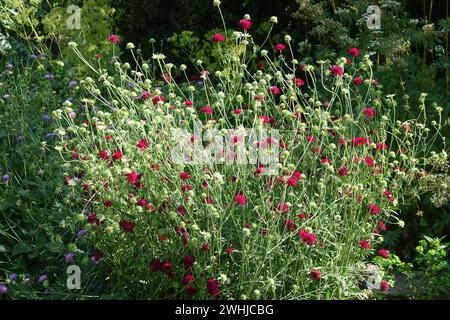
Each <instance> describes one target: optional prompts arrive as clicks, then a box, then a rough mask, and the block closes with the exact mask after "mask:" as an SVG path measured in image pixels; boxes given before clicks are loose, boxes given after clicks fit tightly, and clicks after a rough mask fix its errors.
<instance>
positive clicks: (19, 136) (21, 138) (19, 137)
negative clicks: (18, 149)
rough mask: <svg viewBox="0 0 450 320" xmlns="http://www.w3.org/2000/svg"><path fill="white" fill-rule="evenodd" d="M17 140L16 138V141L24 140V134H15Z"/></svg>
mask: <svg viewBox="0 0 450 320" xmlns="http://www.w3.org/2000/svg"><path fill="white" fill-rule="evenodd" d="M17 140H18V141H24V140H25V136H24V135H23V134H21V135H18V136H17Z"/></svg>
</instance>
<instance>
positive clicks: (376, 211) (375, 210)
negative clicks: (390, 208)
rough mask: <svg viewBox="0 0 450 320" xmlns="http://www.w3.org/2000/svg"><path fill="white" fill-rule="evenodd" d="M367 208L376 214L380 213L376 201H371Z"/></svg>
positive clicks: (372, 213)
mask: <svg viewBox="0 0 450 320" xmlns="http://www.w3.org/2000/svg"><path fill="white" fill-rule="evenodd" d="M367 209H369V213H370V214H371V215H374V216H376V215H378V214H379V213H380V207H379V206H378V205H377V204H376V203H369V204H368V205H367Z"/></svg>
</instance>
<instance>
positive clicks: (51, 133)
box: [45, 132, 57, 139]
mask: <svg viewBox="0 0 450 320" xmlns="http://www.w3.org/2000/svg"><path fill="white" fill-rule="evenodd" d="M56 136H57V135H56V133H54V132H50V133H47V134H46V135H45V138H46V139H55V138H56Z"/></svg>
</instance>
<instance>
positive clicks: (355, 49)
mask: <svg viewBox="0 0 450 320" xmlns="http://www.w3.org/2000/svg"><path fill="white" fill-rule="evenodd" d="M348 52H349V53H350V54H351V55H352V56H354V57H359V55H360V53H359V50H358V48H351V49H350V50H349V51H348Z"/></svg>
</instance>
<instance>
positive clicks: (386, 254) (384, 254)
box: [378, 248, 389, 259]
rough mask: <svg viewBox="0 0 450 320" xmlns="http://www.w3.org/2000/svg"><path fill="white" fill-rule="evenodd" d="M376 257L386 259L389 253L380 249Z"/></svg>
mask: <svg viewBox="0 0 450 320" xmlns="http://www.w3.org/2000/svg"><path fill="white" fill-rule="evenodd" d="M378 255H379V256H380V257H382V258H384V259H387V258H388V257H389V251H388V250H386V249H383V248H381V249H380V250H378Z"/></svg>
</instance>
